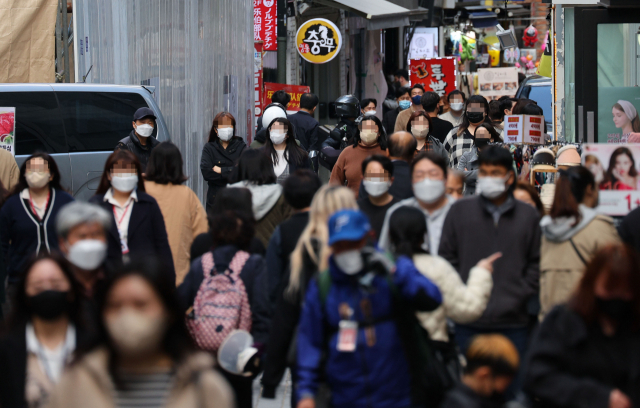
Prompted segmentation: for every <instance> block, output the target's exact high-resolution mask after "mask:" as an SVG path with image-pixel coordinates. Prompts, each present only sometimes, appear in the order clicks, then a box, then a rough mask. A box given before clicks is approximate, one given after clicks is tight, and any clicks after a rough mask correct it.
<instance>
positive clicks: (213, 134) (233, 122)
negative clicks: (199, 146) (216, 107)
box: [207, 112, 236, 143]
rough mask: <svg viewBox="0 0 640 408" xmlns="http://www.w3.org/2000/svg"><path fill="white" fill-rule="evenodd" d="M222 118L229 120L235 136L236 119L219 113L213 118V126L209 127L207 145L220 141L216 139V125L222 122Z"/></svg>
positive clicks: (224, 113)
mask: <svg viewBox="0 0 640 408" xmlns="http://www.w3.org/2000/svg"><path fill="white" fill-rule="evenodd" d="M222 118H227V119H231V125H232V126H233V134H234V135H235V134H236V118H234V117H233V115H232V114H230V113H229V112H220V113H218V114H217V115H216V117H215V118H213V124H212V125H211V130H210V131H209V140H207V142H208V143H211V142H215V141H220V138H219V137H218V125H220V122H222Z"/></svg>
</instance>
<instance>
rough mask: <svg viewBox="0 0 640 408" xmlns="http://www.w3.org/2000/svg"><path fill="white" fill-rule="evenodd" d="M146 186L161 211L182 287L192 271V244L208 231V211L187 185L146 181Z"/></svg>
mask: <svg viewBox="0 0 640 408" xmlns="http://www.w3.org/2000/svg"><path fill="white" fill-rule="evenodd" d="M144 187H145V189H146V190H147V194H149V195H150V196H152V197H153V198H155V199H156V201H157V202H158V205H159V206H160V211H162V216H163V217H164V224H165V227H166V228H167V235H168V237H169V246H170V247H171V255H173V264H174V266H175V269H176V286H179V285H180V284H181V283H182V281H183V280H184V277H185V276H186V275H187V273H188V272H189V266H190V263H191V243H193V240H194V239H195V237H197V236H198V235H200V234H202V233H205V232H207V231H208V230H209V225H208V223H207V214H206V212H205V211H204V207H203V206H202V203H200V200H198V196H196V195H195V193H194V192H193V190H191V189H190V188H189V187H187V186H183V185H175V184H157V183H154V182H153V181H145V182H144Z"/></svg>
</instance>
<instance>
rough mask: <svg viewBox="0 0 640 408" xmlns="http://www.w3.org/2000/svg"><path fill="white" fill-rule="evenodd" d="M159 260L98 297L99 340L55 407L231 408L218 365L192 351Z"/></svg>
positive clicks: (118, 279)
mask: <svg viewBox="0 0 640 408" xmlns="http://www.w3.org/2000/svg"><path fill="white" fill-rule="evenodd" d="M162 269H163V265H161V264H160V263H158V262H157V260H155V259H154V258H151V259H138V260H134V261H133V263H131V264H129V265H128V266H127V267H125V269H124V270H122V271H121V272H120V273H119V274H117V275H115V276H113V277H111V278H110V279H109V280H108V281H107V282H105V286H104V287H103V290H102V292H101V293H100V294H99V296H98V310H99V314H100V322H99V325H100V327H101V330H100V337H99V339H98V342H97V343H96V344H95V346H94V347H92V348H89V349H88V351H86V352H85V353H84V354H81V355H80V356H79V357H78V360H77V361H76V362H75V363H74V364H73V365H72V366H71V367H70V368H69V369H68V371H67V372H66V373H65V374H64V375H63V377H62V379H61V380H60V382H59V383H58V385H57V387H56V388H55V389H54V391H53V393H52V394H51V397H50V399H49V404H48V405H47V406H48V407H49V408H85V407H92V408H112V407H118V406H138V405H144V406H146V407H154V408H156V407H157V408H178V407H179V408H200V407H217V408H232V407H233V406H234V398H233V393H232V391H231V389H230V387H229V385H228V384H227V383H226V382H225V380H224V379H223V378H222V377H221V376H220V375H219V374H218V373H216V372H215V371H214V370H213V358H212V357H210V356H209V355H208V354H206V353H201V352H196V351H194V350H193V348H192V345H191V344H192V343H191V341H190V339H189V334H188V333H187V331H186V326H185V323H184V315H183V314H182V313H180V312H179V310H181V309H180V307H179V306H178V301H177V299H176V297H175V291H174V289H173V282H170V281H169V280H168V279H166V276H167V274H162V273H159V272H161V270H162Z"/></svg>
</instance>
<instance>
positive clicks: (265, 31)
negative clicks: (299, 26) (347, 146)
mask: <svg viewBox="0 0 640 408" xmlns="http://www.w3.org/2000/svg"><path fill="white" fill-rule="evenodd" d="M277 16H278V3H277V1H276V0H253V41H262V42H263V43H264V46H263V47H264V51H277V50H278V21H277Z"/></svg>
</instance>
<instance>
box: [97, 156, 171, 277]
mask: <svg viewBox="0 0 640 408" xmlns="http://www.w3.org/2000/svg"><path fill="white" fill-rule="evenodd" d="M89 201H90V202H91V203H94V204H98V205H99V206H100V207H102V208H103V209H105V210H106V211H107V212H108V213H110V214H113V221H112V222H111V227H110V229H109V234H108V235H107V244H108V250H107V259H108V260H109V262H111V263H112V264H114V265H120V264H122V263H128V262H129V261H130V260H133V259H136V258H139V257H141V256H157V257H159V258H160V259H162V261H163V262H165V263H166V264H167V270H168V271H170V272H171V278H172V279H175V269H174V263H173V256H172V254H171V248H170V247H169V240H168V238H167V230H166V228H165V224H164V218H163V216H162V211H161V210H160V206H158V203H157V201H156V200H155V199H154V198H153V197H151V196H150V195H149V194H147V193H146V192H145V187H144V180H143V179H142V177H141V171H140V162H139V161H138V159H137V158H136V156H134V155H133V153H131V152H129V151H127V150H116V151H115V152H113V153H111V155H110V156H109V157H108V158H107V162H106V163H105V166H104V172H103V173H102V178H101V179H100V184H99V185H98V189H97V191H96V195H95V196H93V197H91V199H90V200H89Z"/></svg>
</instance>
